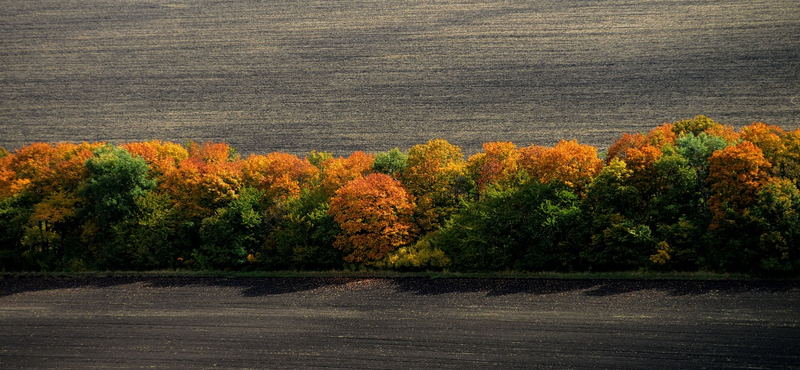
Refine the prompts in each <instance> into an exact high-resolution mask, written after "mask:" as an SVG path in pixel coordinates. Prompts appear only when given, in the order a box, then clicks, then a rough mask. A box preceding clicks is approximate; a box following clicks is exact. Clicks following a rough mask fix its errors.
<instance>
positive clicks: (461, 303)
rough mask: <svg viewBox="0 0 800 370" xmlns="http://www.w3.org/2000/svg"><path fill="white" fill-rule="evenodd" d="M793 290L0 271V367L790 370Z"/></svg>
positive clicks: (795, 354) (799, 297) (798, 294)
mask: <svg viewBox="0 0 800 370" xmlns="http://www.w3.org/2000/svg"><path fill="white" fill-rule="evenodd" d="M799 306H800V283H798V282H731V281H726V282H697V281H630V280H540V279H535V280H534V279H480V280H479V279H472V280H468V279H438V280H431V279H425V278H393V279H385V278H259V279H226V278H179V277H174V278H133V277H131V278H118V277H117V278H101V277H94V278H17V277H14V278H4V279H0V368H3V369H25V368H31V369H34V368H35V369H45V368H47V369H111V368H114V369H140V368H155V369H182V368H186V369H201V368H226V369H262V368H272V369H280V368H327V369H330V368H359V369H407V368H429V369H440V368H441V369H464V368H502V369H506V368H526V369H529V368H628V369H637V368H642V369H644V368H647V369H652V368H660V369H686V368H765V369H776V368H797V366H798V365H797V364H800V350H798V343H800V328H799V327H798V324H800V314H799V313H800V312H798V311H799V310H800V307H799Z"/></svg>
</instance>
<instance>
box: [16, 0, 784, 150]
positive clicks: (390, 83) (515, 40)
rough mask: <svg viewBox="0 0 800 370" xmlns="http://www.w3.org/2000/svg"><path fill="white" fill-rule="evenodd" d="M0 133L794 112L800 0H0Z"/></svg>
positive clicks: (357, 130) (293, 131) (538, 127)
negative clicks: (799, 0)
mask: <svg viewBox="0 0 800 370" xmlns="http://www.w3.org/2000/svg"><path fill="white" fill-rule="evenodd" d="M0 9H2V10H0V146H5V147H7V148H16V147H19V146H21V145H24V144H27V143H30V142H34V141H53V142H58V141H84V140H86V141H96V140H100V141H110V142H127V141H140V140H149V139H154V138H157V139H163V140H172V141H177V142H183V141H185V140H187V139H191V140H195V141H207V140H212V141H223V142H228V143H230V144H231V145H233V146H234V147H236V148H237V149H239V151H240V152H243V153H250V152H257V153H266V152H270V151H287V152H290V153H295V154H300V153H303V152H307V151H309V150H312V149H314V150H327V151H331V152H334V153H336V154H348V153H350V152H352V151H355V150H366V151H380V150H387V149H390V148H393V147H395V146H397V147H400V148H401V149H405V148H408V147H410V146H411V145H414V144H418V143H424V142H426V141H427V140H429V139H432V138H438V137H441V138H444V139H446V140H448V141H450V142H452V143H454V144H458V145H461V146H463V147H464V149H465V151H466V152H467V153H472V152H475V151H477V150H478V149H479V148H480V144H481V143H482V142H486V141H493V140H510V141H513V142H515V143H517V144H518V145H528V144H530V143H536V144H539V145H553V144H555V143H556V142H557V141H558V140H560V139H578V140H579V141H580V142H582V143H587V144H593V145H597V146H599V147H601V148H603V147H606V146H608V145H609V144H611V142H612V139H613V138H614V137H616V136H618V135H620V134H621V133H622V132H624V131H628V132H632V131H642V130H648V129H650V128H652V127H654V126H655V125H658V124H660V123H662V122H665V121H670V122H671V121H675V120H678V119H684V118H691V117H693V116H695V115H697V114H705V115H708V116H709V117H711V118H713V119H716V120H718V121H722V122H724V123H730V124H733V125H734V126H737V127H738V126H741V125H744V124H749V123H751V122H753V121H757V120H760V121H764V122H767V123H770V124H776V125H780V126H783V127H784V128H787V129H794V128H798V127H800V96H798V95H800V2H798V1H796V0H755V1H735V0H730V1H718V0H713V1H712V0H700V1H679V0H678V1H664V0H654V1H640V0H627V1H625V0H607V1H602V0H597V1H594V0H592V1H587V0H580V1H578V0H565V1H501V0H487V1H472V0H441V1H399V0H398V1H394V0H363V1H359V0H335V1H334V0H330V1H314V0H308V1H278V0H263V1H262V0H258V1H257V0H233V1H216V0H172V1H170V0H163V1H161V0H70V1H65V0H26V1H18V0H0Z"/></svg>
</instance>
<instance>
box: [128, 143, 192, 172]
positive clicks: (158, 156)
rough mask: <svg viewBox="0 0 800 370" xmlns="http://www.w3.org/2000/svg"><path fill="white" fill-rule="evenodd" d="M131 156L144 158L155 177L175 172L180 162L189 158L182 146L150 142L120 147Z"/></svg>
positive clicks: (187, 152)
mask: <svg viewBox="0 0 800 370" xmlns="http://www.w3.org/2000/svg"><path fill="white" fill-rule="evenodd" d="M121 146H122V147H123V148H125V149H127V150H128V152H129V153H131V155H133V156H138V157H142V158H144V160H145V161H146V162H147V164H148V165H150V172H151V173H152V174H153V175H154V176H155V177H160V176H163V175H164V174H165V173H168V172H170V171H173V170H175V168H176V167H177V166H178V163H180V161H182V160H184V159H187V158H189V151H188V150H186V148H184V147H183V146H182V145H180V144H176V143H172V142H169V141H161V140H151V141H141V142H133V143H125V144H122V145H121Z"/></svg>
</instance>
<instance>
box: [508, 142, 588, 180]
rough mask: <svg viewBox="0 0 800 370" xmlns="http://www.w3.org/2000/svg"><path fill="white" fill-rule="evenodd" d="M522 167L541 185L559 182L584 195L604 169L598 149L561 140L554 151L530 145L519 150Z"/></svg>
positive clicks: (553, 148)
mask: <svg viewBox="0 0 800 370" xmlns="http://www.w3.org/2000/svg"><path fill="white" fill-rule="evenodd" d="M520 154H521V159H520V162H521V163H522V167H523V168H524V169H525V171H527V172H528V175H530V176H531V178H533V179H537V180H539V182H541V183H548V182H550V181H553V180H556V181H560V182H563V183H564V184H566V185H567V186H569V187H572V188H573V189H576V190H577V191H582V190H583V189H584V188H585V187H586V186H587V185H588V184H589V183H590V182H591V181H592V179H593V178H594V177H595V176H596V175H597V174H598V173H600V170H602V169H603V161H602V160H601V159H600V158H598V157H597V148H595V147H593V146H591V145H582V144H578V141H577V140H572V141H566V140H561V141H560V142H558V144H556V146H554V147H552V148H545V147H540V146H536V145H531V146H529V147H526V148H522V149H520Z"/></svg>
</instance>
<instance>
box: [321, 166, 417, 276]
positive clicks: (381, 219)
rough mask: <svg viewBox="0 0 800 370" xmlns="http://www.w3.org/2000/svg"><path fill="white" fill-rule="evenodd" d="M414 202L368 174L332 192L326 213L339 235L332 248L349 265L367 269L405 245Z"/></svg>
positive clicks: (411, 232)
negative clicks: (335, 224) (338, 228)
mask: <svg viewBox="0 0 800 370" xmlns="http://www.w3.org/2000/svg"><path fill="white" fill-rule="evenodd" d="M413 209H414V198H413V196H412V195H410V194H408V192H407V191H406V190H405V188H403V186H402V185H401V184H400V183H399V182H398V181H397V180H394V179H392V178H391V177H390V176H388V175H385V174H370V175H368V176H366V177H363V178H359V179H356V180H353V181H350V182H349V183H347V184H346V185H345V186H344V187H342V188H341V189H339V190H337V191H336V195H335V196H334V197H333V199H332V200H331V205H330V209H329V211H328V213H329V214H330V215H331V216H332V217H333V219H334V221H336V223H337V224H338V225H339V227H340V228H341V230H342V232H341V234H340V235H337V237H336V241H335V243H334V245H335V246H336V247H337V248H339V249H341V250H343V251H344V252H345V254H346V256H345V260H346V261H347V262H351V263H362V264H366V265H369V264H371V263H374V262H376V261H379V260H381V259H383V258H384V257H386V256H387V255H388V254H389V253H390V252H392V251H393V250H395V249H397V248H399V247H401V246H404V245H406V244H408V243H409V242H410V241H411V240H412V239H413V237H414V234H415V231H414V229H413V224H412V220H411V215H412V212H413Z"/></svg>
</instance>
